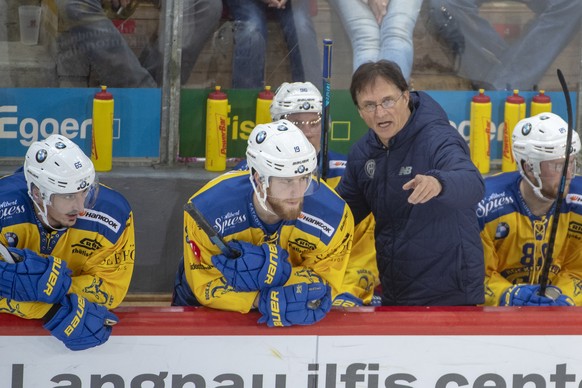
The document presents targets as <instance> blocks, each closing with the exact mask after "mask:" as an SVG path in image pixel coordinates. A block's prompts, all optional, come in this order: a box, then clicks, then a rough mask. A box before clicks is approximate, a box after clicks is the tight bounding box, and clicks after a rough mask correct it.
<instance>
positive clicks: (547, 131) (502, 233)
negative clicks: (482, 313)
mask: <svg viewBox="0 0 582 388" xmlns="http://www.w3.org/2000/svg"><path fill="white" fill-rule="evenodd" d="M567 128H568V125H567V124H566V122H565V121H564V120H562V119H561V118H560V116H558V115H556V114H553V113H540V114H538V115H536V116H533V117H529V118H526V119H523V120H521V121H520V122H518V123H517V125H516V126H515V128H514V129H513V155H514V157H515V161H516V162H517V165H518V168H519V173H518V172H508V173H503V174H500V175H495V176H492V177H489V178H487V179H486V180H485V187H486V191H485V197H484V199H483V200H482V201H481V203H480V204H479V208H478V211H477V215H478V216H479V225H480V226H481V240H482V241H483V249H484V251H485V304H486V305H492V306H496V305H502V306H503V305H509V306H569V305H573V304H574V303H575V304H576V305H580V304H582V295H581V294H580V289H581V287H582V243H581V241H580V239H579V238H578V235H579V232H578V231H577V229H576V225H579V224H582V205H581V202H580V197H581V195H582V181H581V180H580V178H574V174H575V171H576V155H577V154H578V152H579V151H580V138H579V136H578V134H577V133H576V131H574V133H573V137H572V147H571V152H570V155H571V156H570V161H569V165H568V167H569V168H568V172H567V175H566V185H565V190H564V193H565V195H566V196H565V201H564V202H563V206H561V209H560V217H559V223H558V229H557V234H556V239H555V245H554V250H553V252H554V254H553V255H552V258H553V261H552V266H551V270H550V273H549V274H548V279H549V281H550V284H552V285H551V286H549V287H547V288H546V293H545V295H546V296H540V295H539V290H540V276H541V272H542V268H543V267H544V262H545V259H546V258H545V255H546V253H547V251H548V241H549V235H550V229H551V225H552V223H553V222H554V221H553V216H554V214H555V206H554V204H555V202H556V198H557V196H558V187H559V186H560V184H561V183H560V182H561V178H562V171H563V169H564V162H565V160H566V159H565V157H566V155H565V154H566V152H565V150H566V142H567V133H568V131H567Z"/></svg>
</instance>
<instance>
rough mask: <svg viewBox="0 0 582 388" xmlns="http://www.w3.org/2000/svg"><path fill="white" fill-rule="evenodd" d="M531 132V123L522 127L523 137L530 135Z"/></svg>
mask: <svg viewBox="0 0 582 388" xmlns="http://www.w3.org/2000/svg"><path fill="white" fill-rule="evenodd" d="M530 132H531V123H525V124H524V125H523V127H521V133H522V134H523V136H527V135H529V134H530Z"/></svg>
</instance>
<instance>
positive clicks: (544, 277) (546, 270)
mask: <svg viewBox="0 0 582 388" xmlns="http://www.w3.org/2000/svg"><path fill="white" fill-rule="evenodd" d="M558 79H559V80H560V84H561V85H562V90H563V91H564V97H565V98H566V109H567V112H568V134H567V136H566V160H564V168H563V169H562V177H561V178H560V186H558V196H557V198H556V205H555V210H554V220H553V221H552V228H551V229H550V237H549V239H548V248H547V250H546V260H545V261H544V267H543V269H542V273H541V275H540V295H541V296H544V295H546V287H547V286H548V277H549V274H550V268H551V266H552V261H553V258H552V255H553V254H554V245H555V243H556V233H557V231H558V221H559V219H560V210H561V208H562V202H563V196H564V191H565V189H566V176H567V175H568V167H569V166H568V164H569V163H570V149H571V148H572V131H573V128H572V101H570V92H569V91H568V85H566V80H565V79H564V74H562V70H560V69H558ZM548 297H552V295H548Z"/></svg>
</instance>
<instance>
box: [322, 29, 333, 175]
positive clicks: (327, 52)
mask: <svg viewBox="0 0 582 388" xmlns="http://www.w3.org/2000/svg"><path fill="white" fill-rule="evenodd" d="M332 45H333V41H332V40H331V39H324V40H323V74H322V75H323V96H322V97H323V104H322V105H321V116H322V120H321V146H320V150H319V173H320V176H321V179H323V180H325V179H326V178H327V170H328V167H329V166H328V165H327V164H328V156H327V153H328V133H329V105H330V102H331V86H330V80H331V54H332V52H331V51H332V50H331V49H332Z"/></svg>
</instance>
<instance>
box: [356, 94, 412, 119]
mask: <svg viewBox="0 0 582 388" xmlns="http://www.w3.org/2000/svg"><path fill="white" fill-rule="evenodd" d="M405 92H406V90H403V91H402V93H400V96H398V98H397V99H392V98H391V97H384V98H383V99H382V101H381V102H380V103H379V104H376V103H374V102H371V101H370V102H367V103H366V104H365V106H363V107H362V106H359V105H358V109H359V110H362V111H364V112H366V113H374V112H376V110H377V109H378V107H379V106H381V107H382V109H384V110H388V109H392V108H394V107H395V106H396V103H397V102H398V100H400V99H401V98H402V96H403V95H404V93H405ZM384 104H389V105H388V106H385V105H384ZM372 106H374V108H372ZM368 108H369V109H368Z"/></svg>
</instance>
